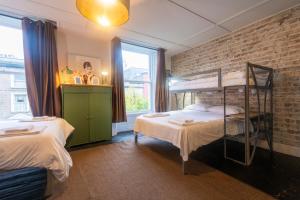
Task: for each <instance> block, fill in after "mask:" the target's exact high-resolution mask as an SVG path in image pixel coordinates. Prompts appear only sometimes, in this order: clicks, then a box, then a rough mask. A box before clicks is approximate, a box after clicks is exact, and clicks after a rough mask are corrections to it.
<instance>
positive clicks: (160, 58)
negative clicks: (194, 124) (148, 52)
mask: <svg viewBox="0 0 300 200" xmlns="http://www.w3.org/2000/svg"><path fill="white" fill-rule="evenodd" d="M165 68H166V66H165V50H164V49H159V50H158V51H157V73H156V90H155V111H156V112H166V111H167V106H168V102H167V101H168V100H167V99H168V97H167V95H168V91H167V83H166V69H165Z"/></svg>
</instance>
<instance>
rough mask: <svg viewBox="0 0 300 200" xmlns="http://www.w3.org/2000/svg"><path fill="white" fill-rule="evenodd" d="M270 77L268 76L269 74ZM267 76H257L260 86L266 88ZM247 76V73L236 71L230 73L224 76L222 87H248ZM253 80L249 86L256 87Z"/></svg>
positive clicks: (250, 80)
mask: <svg viewBox="0 0 300 200" xmlns="http://www.w3.org/2000/svg"><path fill="white" fill-rule="evenodd" d="M267 75H268V74H267ZM267 78H268V77H267V76H265V74H264V75H260V76H259V75H256V81H257V85H258V86H265V84H266V81H267ZM246 81H247V75H246V71H235V72H229V73H225V74H223V75H222V86H223V87H225V86H232V85H246ZM254 84H255V83H254V80H253V78H250V79H249V85H254Z"/></svg>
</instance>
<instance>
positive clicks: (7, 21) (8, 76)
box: [0, 16, 31, 120]
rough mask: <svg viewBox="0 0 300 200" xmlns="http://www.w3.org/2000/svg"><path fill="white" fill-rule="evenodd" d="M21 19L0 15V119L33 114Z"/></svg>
mask: <svg viewBox="0 0 300 200" xmlns="http://www.w3.org/2000/svg"><path fill="white" fill-rule="evenodd" d="M20 27H21V21H20V20H17V19H12V18H8V17H3V16H1V17H0V120H3V119H7V118H9V117H12V116H13V115H15V114H17V113H24V114H28V115H31V113H30V109H29V106H28V98H27V91H26V80H25V71H24V54H23V37H22V30H21V29H20Z"/></svg>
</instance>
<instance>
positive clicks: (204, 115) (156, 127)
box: [134, 110, 243, 161]
mask: <svg viewBox="0 0 300 200" xmlns="http://www.w3.org/2000/svg"><path fill="white" fill-rule="evenodd" d="M168 113H169V114H170V115H169V116H165V117H157V118H145V117H143V116H139V117H138V118H137V119H136V122H135V126H134V132H135V133H142V134H144V135H146V136H150V137H154V138H157V139H160V140H164V141H167V142H170V143H172V144H173V145H174V146H176V147H178V148H179V149H180V155H181V156H182V159H183V160H184V161H187V160H188V157H189V154H190V153H191V152H192V151H195V150H197V149H198V148H199V147H200V146H203V145H206V144H209V143H211V142H213V141H215V140H217V139H220V138H222V137H223V135H224V120H223V118H224V115H223V114H217V113H213V112H203V111H194V110H183V111H171V112H168ZM173 119H175V120H177V119H184V120H194V122H198V123H194V124H193V125H189V126H179V125H175V124H172V123H169V120H173ZM228 128H229V129H230V131H228V132H230V133H231V134H239V133H242V130H241V129H243V124H241V123H240V122H236V121H235V122H230V123H229V126H228Z"/></svg>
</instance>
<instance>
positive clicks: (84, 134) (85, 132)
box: [64, 93, 90, 146]
mask: <svg viewBox="0 0 300 200" xmlns="http://www.w3.org/2000/svg"><path fill="white" fill-rule="evenodd" d="M88 116H89V95H88V94H85V93H65V94H64V119H66V120H67V121H68V122H69V123H70V124H71V125H72V126H73V127H74V128H75V131H74V133H73V135H72V138H71V141H70V146H75V145H79V144H86V143H88V142H89V138H90V136H89V122H88Z"/></svg>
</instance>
